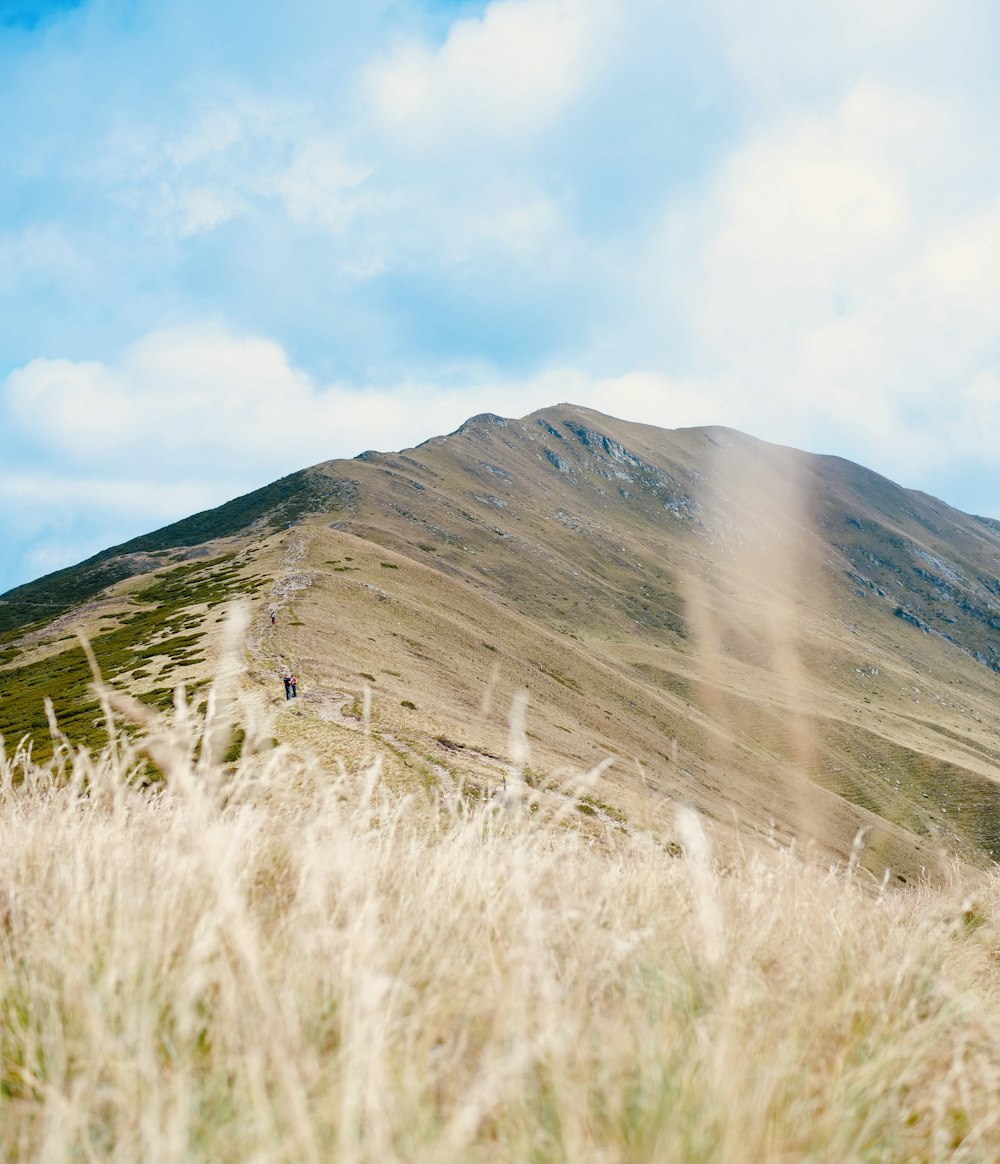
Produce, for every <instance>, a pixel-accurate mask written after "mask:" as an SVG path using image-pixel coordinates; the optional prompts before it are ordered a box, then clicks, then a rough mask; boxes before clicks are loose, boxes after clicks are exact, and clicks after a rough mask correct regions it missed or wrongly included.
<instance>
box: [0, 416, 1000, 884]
mask: <svg viewBox="0 0 1000 1164" xmlns="http://www.w3.org/2000/svg"><path fill="white" fill-rule="evenodd" d="M998 562H1000V524H998V523H995V522H992V521H990V520H987V519H984V518H977V517H970V516H968V515H966V514H963V513H960V512H958V511H956V510H954V509H951V508H949V507H948V506H947V505H945V504H943V503H942V502H940V501H937V500H935V499H933V498H931V497H927V496H925V495H923V494H921V493H916V492H913V491H910V490H906V489H902V488H900V487H899V486H897V485H894V484H893V483H892V482H890V481H888V480H886V479H885V478H883V477H880V476H878V475H877V474H875V473H872V472H870V471H868V470H866V469H863V468H860V467H859V466H857V465H853V464H851V463H849V462H847V461H844V460H841V459H839V458H834V457H822V456H814V455H811V454H806V453H802V452H797V451H795V450H792V449H787V448H782V447H779V446H775V445H770V444H767V443H765V442H762V441H758V440H755V439H753V438H750V437H747V436H744V435H742V434H740V433H737V432H733V431H731V430H727V429H721V428H697V429H683V430H677V431H665V430H661V429H657V428H652V427H649V426H644V425H637V424H630V423H627V422H624V421H619V420H614V419H612V418H610V417H606V416H602V415H600V414H598V413H595V412H592V411H589V410H587V409H583V408H578V407H574V406H571V405H560V406H557V407H554V408H549V409H544V410H542V411H541V412H538V413H534V414H532V415H531V416H528V417H526V418H524V419H521V420H507V419H503V418H501V417H498V416H493V415H484V416H478V417H474V418H473V419H471V420H470V421H468V422H467V423H466V424H464V425H463V426H462V427H461V428H460V429H459V430H458V431H457V432H455V433H452V434H451V435H449V436H446V437H438V438H434V439H432V440H430V441H427V442H425V443H424V444H422V445H420V446H418V447H417V448H416V449H411V450H407V451H405V452H400V453H378V452H368V453H363V454H362V455H361V456H360V457H357V458H355V459H354V460H352V461H330V462H327V463H324V464H321V465H317V466H315V467H313V468H312V469H309V470H304V471H303V472H302V473H298V474H293V475H292V476H291V477H289V478H285V479H283V481H281V482H276V483H275V484H274V485H272V486H268V487H267V488H266V489H264V490H259V491H257V492H256V493H254V494H250V495H248V496H247V497H245V498H239V499H237V500H236V501H234V502H230V503H229V504H228V505H227V506H223V507H221V508H220V509H219V510H214V511H210V512H209V513H206V514H199V515H196V516H195V517H194V518H191V519H188V520H187V521H186V522H179V523H176V524H175V525H174V526H170V527H167V528H166V529H164V530H161V531H157V533H155V534H151V535H148V536H147V537H146V538H141V539H136V540H135V541H134V542H131V543H128V544H126V545H125V546H121V547H115V548H113V549H111V550H108V551H105V552H104V553H103V554H101V555H97V557H96V558H94V559H91V560H90V561H89V562H87V563H83V564H82V565H81V566H79V567H74V568H73V569H71V570H67V571H60V572H59V573H58V574H56V575H51V576H49V578H47V579H41V580H39V581H38V582H35V583H31V584H29V585H28V586H24V587H19V588H18V589H17V590H15V591H11V592H9V593H8V594H7V595H4V596H3V597H2V599H0V627H2V628H4V633H3V638H2V639H0V668H2V669H0V730H2V731H3V734H4V736H5V737H6V739H7V741H8V747H10V746H11V745H12V744H13V743H14V742H16V739H18V738H20V736H21V735H22V734H23V733H24V732H26V731H27V732H31V733H33V734H34V736H35V739H36V747H37V748H38V749H40V750H42V751H44V749H45V748H46V747H48V746H49V745H48V744H47V742H46V741H47V740H48V730H47V728H46V726H45V718H44V713H43V711H42V710H41V704H42V696H43V695H44V694H46V693H48V694H51V695H52V696H53V698H54V700H55V703H56V708H57V711H58V712H59V714H60V719H61V722H62V723H63V725H64V727H66V730H67V731H68V732H69V734H73V731H76V732H78V733H81V734H83V735H85V736H86V735H88V733H89V734H90V735H91V736H92V735H93V733H94V731H95V728H94V726H93V721H94V709H93V706H92V705H91V704H89V703H88V702H87V698H86V696H85V682H86V672H85V666H84V663H83V659H82V654H81V652H80V651H79V648H78V647H76V646H74V645H73V640H72V639H67V638H66V636H67V635H68V634H69V633H70V631H71V629H72V628H73V627H74V626H75V625H77V624H80V625H83V626H84V627H86V628H87V629H88V631H89V633H90V635H91V638H92V641H93V643H94V646H95V651H96V653H97V655H98V658H99V660H100V661H101V664H102V667H103V669H104V670H105V673H106V674H107V675H108V676H109V677H110V678H111V680H112V682H114V683H115V684H116V685H119V686H123V687H126V688H128V689H130V690H133V691H135V692H138V693H141V694H143V695H144V697H145V698H147V699H150V700H153V701H159V702H166V701H167V700H168V699H169V691H170V689H171V687H172V686H173V684H174V682H176V681H177V680H184V681H185V682H187V683H188V684H189V685H190V684H192V683H193V684H198V683H200V682H203V681H204V680H205V679H206V677H207V675H208V673H209V672H210V670H211V667H212V663H213V657H214V655H213V652H214V644H215V641H216V637H217V620H218V619H219V618H220V617H221V615H220V610H221V607H222V605H223V604H225V603H226V602H227V601H229V600H230V599H231V598H232V597H234V596H235V595H237V594H241V593H242V594H248V595H249V596H250V601H251V604H252V609H253V624H252V627H251V631H250V636H249V640H248V658H249V660H250V671H249V680H248V683H249V687H250V689H251V690H253V691H255V692H257V693H258V696H263V698H264V699H265V700H267V701H270V702H271V703H272V704H273V705H274V710H275V712H276V715H277V718H276V724H277V726H276V728H275V734H276V735H277V736H278V737H279V738H289V739H291V738H295V739H303V740H306V741H308V742H309V743H310V744H312V745H313V746H314V747H315V748H316V749H317V750H319V751H320V752H324V753H327V754H329V755H331V756H332V755H335V754H337V753H341V752H345V753H346V752H350V751H351V749H356V748H358V747H360V746H361V741H362V733H361V732H360V731H359V730H358V719H357V716H358V714H359V711H360V709H361V707H362V704H363V695H364V689H365V687H368V688H369V689H370V690H371V693H372V718H371V729H370V730H371V732H372V733H373V734H374V736H375V737H376V742H378V741H381V747H382V748H383V750H384V751H385V753H386V755H387V757H388V761H389V771H390V775H392V776H393V778H398V779H404V780H405V779H411V780H412V779H417V780H419V781H422V782H423V783H432V784H433V783H437V784H441V785H442V786H444V787H445V788H446V790H447V789H449V788H450V787H451V785H452V782H453V780H454V777H455V775H463V776H466V777H468V779H469V784H470V788H473V789H476V788H478V789H480V790H481V791H483V792H487V791H488V790H489V789H490V788H492V787H494V786H496V785H497V784H498V783H499V781H500V780H501V778H502V773H503V771H504V768H505V760H506V758H507V756H508V737H507V718H508V712H509V709H510V707H511V705H512V703H513V702H514V701H515V695H516V693H517V692H519V691H522V690H526V691H527V692H528V705H527V712H526V717H527V729H528V740H529V743H530V746H531V751H532V754H531V759H530V761H529V769H528V776H529V779H530V780H532V781H534V782H538V781H542V780H548V781H551V782H553V783H554V784H555V785H559V783H560V782H563V781H565V780H567V779H568V778H570V776H571V774H572V773H579V772H580V771H585V770H587V769H591V768H593V767H594V765H595V764H597V763H599V762H600V761H602V760H604V759H605V758H606V757H613V758H614V760H613V763H612V764H611V765H610V766H609V767H607V768H606V769H605V770H604V771H603V773H602V775H601V776H600V778H599V779H598V780H597V782H596V784H595V787H594V788H593V789H592V790H591V793H590V794H589V797H588V798H587V799H586V800H584V801H581V802H580V807H581V808H582V809H583V810H584V811H588V812H591V813H594V814H596V815H597V817H598V818H600V819H602V820H604V821H605V822H606V823H607V824H608V825H609V827H612V826H615V825H616V823H617V822H620V821H624V822H626V823H627V824H628V825H629V827H649V828H652V829H653V830H656V829H657V828H658V827H659V826H661V825H663V824H664V822H666V821H667V820H669V818H670V816H671V812H670V808H671V805H672V804H673V803H674V802H675V801H677V800H683V801H686V802H689V803H693V804H694V805H696V806H697V807H699V808H700V809H701V810H702V811H704V812H705V813H706V814H707V815H709V816H710V817H712V818H713V819H715V820H716V821H718V822H720V824H721V825H728V824H730V823H733V824H735V825H736V826H737V828H738V829H739V830H742V832H743V833H744V834H747V833H749V834H756V835H764V836H771V835H773V836H774V837H775V838H776V839H778V840H787V839H789V838H792V837H798V838H801V839H802V841H803V842H806V841H811V842H812V843H815V844H817V845H818V846H819V847H820V850H821V851H822V852H829V853H831V854H835V855H838V856H841V857H842V856H845V855H846V854H847V853H848V852H849V851H850V849H851V845H852V841H853V839H854V837H855V835H856V834H857V832H858V830H859V828H864V829H866V830H867V832H866V842H865V843H866V855H865V863H866V865H867V866H868V867H869V868H870V869H871V870H872V871H873V872H874V873H875V874H876V875H881V874H882V871H883V869H884V868H886V867H888V868H890V869H891V870H892V875H893V876H895V877H898V878H910V877H912V876H914V875H918V874H919V872H920V870H921V869H922V868H924V869H927V870H928V871H933V870H935V869H937V867H938V865H939V861H940V858H941V854H942V853H943V852H944V853H949V854H954V855H956V856H958V857H960V858H962V859H964V860H970V861H978V862H982V861H984V860H989V859H990V858H991V857H992V856H994V855H1000V786H998V784H997V783H996V781H995V779H994V773H995V772H996V770H997V760H998V758H1000V738H998V734H997V730H998V720H997V716H996V708H997V695H998V693H1000V651H998V646H997V632H998V629H1000V582H998V579H997V564H998ZM272 609H273V610H274V611H275V616H276V625H274V626H273V627H272V626H271V623H270V618H269V613H270V611H271V610H272ZM29 620H32V621H29ZM285 666H290V667H291V668H293V669H294V670H295V671H296V672H297V674H298V678H299V682H300V688H301V698H300V699H299V700H298V701H293V702H292V703H289V704H286V703H285V701H284V696H283V694H282V691H281V685H280V682H278V679H277V673H278V672H280V671H281V670H282V669H283V668H284V667H285Z"/></svg>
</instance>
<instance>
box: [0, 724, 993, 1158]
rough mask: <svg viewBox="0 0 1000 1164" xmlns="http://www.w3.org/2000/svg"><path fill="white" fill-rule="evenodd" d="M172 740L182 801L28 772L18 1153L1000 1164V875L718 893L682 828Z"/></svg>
mask: <svg viewBox="0 0 1000 1164" xmlns="http://www.w3.org/2000/svg"><path fill="white" fill-rule="evenodd" d="M213 717H214V712H213V711H212V707H211V705H210V715H209V729H210V730H209V734H210V735H211V734H212V725H213V723H214V722H215V721H216V719H217V717H215V718H213ZM148 730H149V731H150V732H151V733H152V737H153V743H152V746H151V751H152V752H153V754H155V755H156V757H157V762H158V763H159V764H160V766H161V768H162V769H163V770H164V772H165V773H166V780H165V783H164V784H163V786H162V787H160V788H159V789H158V790H155V791H149V790H146V791H143V790H140V789H138V788H134V787H130V786H129V785H128V782H127V777H128V774H129V772H130V771H131V770H132V769H133V768H134V765H135V764H136V762H137V759H138V753H137V752H136V751H134V749H133V745H132V744H130V743H129V742H128V740H127V739H124V738H122V737H118V738H117V739H116V740H115V741H114V743H113V745H112V746H110V747H109V748H108V749H107V750H106V751H105V752H104V753H103V754H102V755H100V756H97V757H93V758H90V757H87V756H85V755H77V756H74V757H70V755H69V753H68V752H67V750H66V749H65V748H64V749H62V750H61V751H60V753H59V754H58V755H57V758H56V761H55V762H54V764H53V765H52V766H50V767H49V768H46V769H44V770H41V769H38V768H36V767H33V766H32V765H31V763H30V761H29V760H28V759H27V758H26V757H24V756H21V757H17V756H15V757H13V758H6V759H3V760H2V768H0V1157H2V1158H3V1159H4V1160H6V1161H10V1162H15V1161H39V1162H43V1161H44V1162H45V1164H59V1162H62V1161H92V1160H94V1161H96V1160H101V1161H104V1160H111V1161H122V1162H126V1161H127V1162H130V1164H131V1162H135V1161H149V1162H155V1164H171V1162H176V1164H194V1162H198V1161H205V1162H206V1164H208V1162H211V1164H223V1162H226V1161H232V1162H234V1164H235V1162H237V1161H239V1162H244V1161H258V1162H268V1164H269V1162H272V1161H274V1162H277V1161H288V1162H289V1164H291V1162H296V1164H297V1162H300V1161H337V1162H341V1161H342V1162H351V1164H355V1162H357V1164H360V1162H369V1161H370V1162H372V1164H392V1162H395V1161H413V1162H419V1164H437V1162H440V1164H446V1162H447V1164H459V1162H461V1164H473V1162H477V1161H484V1162H485V1161H490V1162H494V1161H495V1162H498V1164H499V1162H509V1161H517V1162H520V1161H537V1162H539V1164H542V1162H545V1164H547V1162H549V1161H569V1162H573V1164H601V1162H609V1164H610V1162H615V1164H618V1162H623V1164H624V1162H629V1164H639V1162H643V1161H649V1162H654V1161H655V1162H665V1161H684V1162H688V1161H719V1162H723V1164H739V1162H742V1161H749V1162H764V1161H799V1160H809V1161H814V1162H827V1161H828V1162H830V1164H844V1162H846V1161H855V1160H865V1161H900V1162H902V1161H906V1162H911V1161H945V1160H947V1161H955V1162H958V1161H991V1160H994V1159H996V1158H997V1156H998V1155H1000V1104H998V1102H997V1101H998V1098H1000V998H998V986H1000V969H998V963H997V956H996V955H997V948H998V947H997V935H996V932H995V930H994V929H993V927H992V917H993V916H994V913H995V911H996V910H997V908H998V905H1000V882H993V883H990V884H988V885H987V886H986V888H985V890H984V891H983V894H982V897H981V899H980V901H979V904H978V906H977V907H976V909H975V910H971V909H969V908H968V907H963V906H962V904H961V901H960V897H959V895H958V890H957V889H956V890H955V893H954V894H953V895H951V896H950V895H949V893H948V892H942V891H939V890H932V889H930V888H926V887H925V888H912V889H909V890H907V891H905V892H903V893H895V894H888V895H885V896H878V895H877V894H874V893H872V892H871V891H870V889H864V888H862V887H861V886H859V885H858V884H857V883H856V882H855V881H854V880H853V879H852V878H851V876H850V875H849V874H848V873H847V872H846V871H844V870H840V871H831V870H826V869H822V868H819V867H817V866H816V865H815V864H811V863H809V862H806V861H801V860H799V859H797V858H796V857H795V856H793V855H792V854H789V853H787V852H764V853H756V854H754V853H750V852H747V853H746V854H745V855H743V856H742V857H739V858H738V859H735V860H733V861H731V862H730V863H729V865H728V867H727V868H726V869H724V870H721V869H719V868H717V867H716V866H715V865H714V864H713V861H712V857H711V854H710V853H709V852H708V849H707V845H706V843H705V840H704V836H703V834H702V832H701V828H700V825H699V823H698V821H697V819H696V818H694V817H693V816H692V815H688V814H684V813H682V814H681V816H680V819H679V822H678V835H679V836H680V838H681V840H682V842H683V844H684V851H685V854H686V855H685V856H682V857H676V856H671V854H670V852H669V851H668V849H667V847H666V846H664V845H663V844H661V843H659V842H658V841H657V840H656V839H654V838H652V837H650V836H644V835H632V836H628V837H627V838H625V839H623V840H618V841H617V842H616V844H615V845H610V844H604V843H601V842H598V841H595V840H594V839H593V838H592V837H589V838H588V837H587V836H586V835H584V834H583V833H579V832H576V831H574V830H573V829H572V828H570V827H568V826H567V824H566V822H565V821H561V822H560V821H553V820H552V819H551V818H550V819H541V817H542V813H541V812H538V813H536V814H535V815H534V816H532V815H530V814H529V813H528V812H526V811H521V812H515V813H513V814H512V815H508V813H507V812H506V811H505V810H504V808H503V807H502V806H501V805H499V803H498V802H492V803H484V802H480V803H478V804H476V805H474V806H469V807H462V806H461V802H459V806H458V807H455V808H453V809H450V810H449V809H446V808H438V807H435V806H430V807H429V806H428V805H427V803H426V800H421V799H408V798H407V797H406V796H405V795H401V794H400V793H399V792H393V791H390V790H388V789H385V788H383V787H382V786H381V785H380V782H379V779H378V775H379V765H378V761H377V759H376V760H375V761H374V762H373V763H372V764H371V765H370V766H368V767H366V768H363V769H362V770H359V771H355V772H344V771H342V772H340V774H333V775H331V774H330V773H328V772H324V771H320V770H318V769H317V768H314V767H311V766H310V765H309V764H308V763H307V762H304V761H302V760H299V759H296V758H295V757H294V756H292V755H291V754H289V753H286V752H284V751H280V750H279V751H278V752H274V753H269V754H263V755H259V756H256V757H254V756H251V757H249V758H247V759H245V760H243V761H241V763H240V764H239V765H238V766H237V767H236V768H235V770H233V769H232V767H231V766H230V768H226V767H224V766H223V765H221V764H219V763H217V762H215V761H213V760H212V759H211V755H210V753H211V751H212V748H211V746H209V745H210V744H211V741H209V742H208V744H203V746H202V748H201V751H200V752H199V753H197V754H196V744H197V738H196V737H197V736H198V733H199V732H202V731H204V724H203V723H199V722H198V721H197V720H196V719H195V718H194V717H193V716H192V715H191V714H190V712H189V711H187V710H185V708H184V707H183V705H180V706H179V710H178V713H177V715H176V717H175V721H174V723H173V725H172V726H171V725H167V724H165V723H160V724H157V723H151V724H150V725H148ZM217 742H218V741H217ZM672 850H673V851H674V852H676V851H677V849H676V846H672ZM980 923H981V924H980Z"/></svg>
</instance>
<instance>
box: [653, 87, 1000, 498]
mask: <svg viewBox="0 0 1000 1164" xmlns="http://www.w3.org/2000/svg"><path fill="white" fill-rule="evenodd" d="M960 114H961V109H959V108H956V107H955V106H952V105H949V104H948V103H946V102H944V101H937V102H932V101H930V100H928V99H927V98H926V97H914V96H912V95H910V94H905V93H900V92H895V91H892V90H890V89H887V88H885V87H884V86H873V85H870V84H859V85H857V86H855V87H854V88H853V89H851V90H850V91H849V92H848V93H847V94H846V95H845V96H844V98H843V100H842V101H841V102H840V103H839V104H838V105H837V106H835V107H834V108H832V109H831V110H830V111H828V112H825V113H818V112H812V113H809V114H798V115H795V116H793V117H786V118H784V119H782V121H781V122H780V123H779V124H777V125H772V126H769V127H768V128H767V129H765V130H763V131H762V132H760V133H758V134H757V135H756V136H754V137H753V138H752V139H751V140H749V141H747V142H746V143H744V144H743V145H741V146H740V147H739V148H738V149H737V150H736V151H734V153H733V154H732V155H731V156H730V157H729V158H728V159H727V160H726V162H725V163H724V164H723V165H722V166H721V167H720V168H719V169H718V171H717V172H716V173H715V174H714V175H713V177H712V178H711V180H710V182H709V183H708V185H707V187H706V188H705V189H703V190H702V191H699V196H698V198H697V199H694V198H693V199H692V200H691V201H690V202H689V204H688V205H687V206H686V207H678V206H677V205H674V206H672V207H671V208H670V210H669V211H668V214H667V220H666V227H665V232H664V236H663V238H664V244H663V246H662V247H661V248H659V249H654V251H653V252H652V255H651V259H650V262H649V264H648V266H647V279H648V283H647V286H648V287H649V288H650V296H649V298H650V304H651V309H652V310H654V311H655V310H664V309H665V308H666V309H667V310H671V311H676V312H678V313H679V315H680V318H681V320H682V328H683V332H684V334H685V336H686V338H687V340H688V342H689V344H690V348H689V351H688V359H689V362H690V364H691V365H692V366H694V367H696V368H698V369H699V378H707V379H708V380H710V381H711V382H713V383H714V384H716V385H717V386H720V387H718V393H719V395H718V396H717V401H716V407H717V410H718V411H728V416H729V419H728V423H730V424H733V425H735V426H736V427H743V428H747V429H748V430H749V431H752V432H756V433H758V434H759V435H762V436H768V437H769V438H770V439H776V440H782V441H786V442H788V443H792V444H799V445H804V446H805V447H812V448H820V449H823V450H824V451H840V452H844V453H846V454H847V455H849V456H853V457H855V458H857V459H861V460H864V461H866V462H867V463H869V464H872V465H874V466H875V467H878V468H881V470H882V471H883V472H887V473H889V474H890V475H895V476H897V478H901V479H904V480H906V479H909V480H912V479H913V478H914V477H915V476H916V477H917V478H920V477H922V478H923V479H924V480H925V481H926V480H928V479H929V478H931V477H932V476H933V474H934V473H935V472H937V471H938V470H939V469H941V468H942V467H943V466H946V465H953V464H954V463H955V462H956V461H957V459H958V458H959V457H960V456H963V455H966V453H967V451H968V447H969V442H968V441H959V442H957V443H956V433H955V426H954V424H953V418H954V417H955V416H960V415H964V414H965V412H966V408H965V403H963V402H964V401H965V399H966V397H968V400H969V401H972V400H974V399H976V389H975V388H974V385H975V384H976V383H977V380H978V378H979V377H981V376H983V375H984V374H987V375H988V374H990V373H991V372H992V371H993V370H995V369H996V367H997V360H998V357H1000V345H997V341H996V329H995V320H996V318H997V313H998V311H1000V203H997V202H995V201H994V200H995V199H996V189H995V186H994V185H993V178H994V176H993V175H992V174H991V173H990V172H989V171H987V172H986V173H985V174H984V175H982V176H981V177H980V181H979V183H978V184H973V183H965V184H963V186H962V189H961V191H960V192H957V193H956V192H955V191H951V192H950V193H949V196H948V197H945V198H941V199H935V198H931V197H929V196H928V191H929V190H933V189H935V188H936V186H937V184H938V183H940V182H941V181H942V179H941V176H940V171H941V169H942V168H944V169H945V170H946V171H947V170H948V168H949V166H950V163H951V160H952V158H954V157H955V156H956V155H957V154H965V153H967V151H968V148H969V138H970V136H972V135H973V134H974V133H975V132H977V129H978V127H976V126H972V125H969V124H968V123H965V122H963V121H962V120H961V116H960ZM978 145H979V148H982V149H984V150H985V149H986V148H987V147H988V139H982V140H980V141H979V143H978ZM957 170H959V171H961V165H959V166H958V167H957ZM727 402H728V408H727V407H726V405H727ZM976 407H977V408H980V409H982V407H984V405H983V403H982V402H981V401H980V403H979V404H978V405H977V406H976ZM978 455H979V456H980V457H981V458H983V459H984V460H985V457H986V450H985V448H984V447H982V446H981V447H980V451H979V453H978Z"/></svg>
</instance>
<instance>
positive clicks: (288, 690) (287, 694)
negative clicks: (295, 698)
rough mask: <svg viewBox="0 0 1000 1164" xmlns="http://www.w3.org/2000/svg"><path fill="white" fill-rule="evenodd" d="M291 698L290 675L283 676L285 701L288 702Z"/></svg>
mask: <svg viewBox="0 0 1000 1164" xmlns="http://www.w3.org/2000/svg"><path fill="white" fill-rule="evenodd" d="M291 698H292V677H291V675H286V676H285V699H286V700H288V699H291Z"/></svg>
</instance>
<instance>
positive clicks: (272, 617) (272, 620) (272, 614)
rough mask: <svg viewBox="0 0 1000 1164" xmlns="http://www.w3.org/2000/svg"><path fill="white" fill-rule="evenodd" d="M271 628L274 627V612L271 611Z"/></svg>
mask: <svg viewBox="0 0 1000 1164" xmlns="http://www.w3.org/2000/svg"><path fill="white" fill-rule="evenodd" d="M271 626H274V611H273V610H272V611H271Z"/></svg>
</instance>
